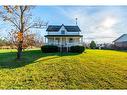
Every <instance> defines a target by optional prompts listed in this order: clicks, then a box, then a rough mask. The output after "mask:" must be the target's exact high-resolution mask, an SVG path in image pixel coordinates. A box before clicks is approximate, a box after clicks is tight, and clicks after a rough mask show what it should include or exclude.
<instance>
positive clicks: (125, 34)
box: [113, 34, 126, 42]
mask: <svg viewBox="0 0 127 95" xmlns="http://www.w3.org/2000/svg"><path fill="white" fill-rule="evenodd" d="M124 35H126V34H123V35H121V36H120V37H118V38H117V39H116V40H114V41H113V42H115V41H117V40H119V39H120V38H122V37H123V36H124Z"/></svg>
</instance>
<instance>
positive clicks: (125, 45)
mask: <svg viewBox="0 0 127 95" xmlns="http://www.w3.org/2000/svg"><path fill="white" fill-rule="evenodd" d="M113 42H114V45H115V47H118V48H121V49H127V34H123V35H122V36H120V37H119V38H117V39H116V40H114V41H113Z"/></svg>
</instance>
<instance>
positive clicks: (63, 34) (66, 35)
mask: <svg viewBox="0 0 127 95" xmlns="http://www.w3.org/2000/svg"><path fill="white" fill-rule="evenodd" d="M46 31H47V35H45V43H46V44H47V45H56V46H58V47H60V48H61V47H62V48H63V47H64V48H67V49H69V47H71V46H76V45H82V43H83V35H81V30H80V28H79V27H78V26H77V25H76V26H66V25H63V24H62V25H49V26H48V28H47V30H46Z"/></svg>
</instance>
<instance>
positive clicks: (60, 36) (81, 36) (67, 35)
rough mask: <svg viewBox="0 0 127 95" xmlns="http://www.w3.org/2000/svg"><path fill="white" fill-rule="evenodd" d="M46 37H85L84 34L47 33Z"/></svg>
mask: <svg viewBox="0 0 127 95" xmlns="http://www.w3.org/2000/svg"><path fill="white" fill-rule="evenodd" d="M45 37H83V35H45Z"/></svg>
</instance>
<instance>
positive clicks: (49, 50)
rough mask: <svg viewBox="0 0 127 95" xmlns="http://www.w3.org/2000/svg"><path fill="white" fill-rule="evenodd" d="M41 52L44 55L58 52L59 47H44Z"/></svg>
mask: <svg viewBox="0 0 127 95" xmlns="http://www.w3.org/2000/svg"><path fill="white" fill-rule="evenodd" d="M41 51H42V52H44V53H53V52H58V47H57V46H54V45H44V46H42V47H41Z"/></svg>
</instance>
